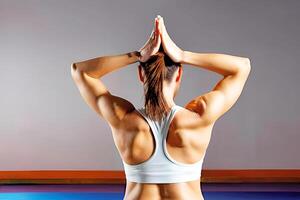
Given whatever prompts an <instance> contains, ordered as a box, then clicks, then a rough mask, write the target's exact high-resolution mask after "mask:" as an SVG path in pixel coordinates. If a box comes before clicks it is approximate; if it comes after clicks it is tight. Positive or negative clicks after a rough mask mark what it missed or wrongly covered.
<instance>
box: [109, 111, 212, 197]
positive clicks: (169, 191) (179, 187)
mask: <svg viewBox="0 0 300 200" xmlns="http://www.w3.org/2000/svg"><path fill="white" fill-rule="evenodd" d="M121 127H122V128H121V129H122V130H113V135H114V137H115V141H116V142H117V143H116V144H117V149H118V150H119V153H120V156H121V157H122V159H123V160H124V162H126V163H127V164H140V163H142V162H145V161H147V160H148V159H149V158H150V157H151V156H152V154H153V152H154V150H155V141H154V137H153V134H152V131H151V128H150V126H149V125H148V123H147V121H146V120H145V119H144V118H143V117H142V116H141V115H140V114H139V113H138V112H137V111H136V110H135V111H133V112H131V113H128V114H127V115H126V117H125V118H124V120H123V122H122V125H121ZM125 130H126V131H125ZM211 130H212V125H210V126H203V125H201V117H200V115H199V114H197V113H195V112H193V111H190V110H188V109H182V110H179V111H177V112H176V114H175V115H174V118H173V119H172V121H171V123H170V126H169V130H168V136H167V139H166V147H167V151H168V153H169V154H170V156H171V157H172V158H173V159H175V160H176V161H178V162H181V163H187V164H189V163H195V162H197V161H199V160H200V159H203V157H204V155H205V152H206V149H207V146H208V144H209V140H210V136H211ZM200 189H201V188H200V180H197V181H191V182H186V183H176V184H174V183H173V184H138V183H133V182H129V181H128V182H127V186H126V193H127V197H126V198H127V199H132V198H130V196H132V197H133V196H134V197H139V199H147V198H146V197H148V198H149V197H150V196H151V199H155V198H157V199H187V198H188V197H187V195H189V198H188V199H199V197H200V198H202V194H201V190H200ZM150 194H151V195H150ZM126 198H125V199H126Z"/></svg>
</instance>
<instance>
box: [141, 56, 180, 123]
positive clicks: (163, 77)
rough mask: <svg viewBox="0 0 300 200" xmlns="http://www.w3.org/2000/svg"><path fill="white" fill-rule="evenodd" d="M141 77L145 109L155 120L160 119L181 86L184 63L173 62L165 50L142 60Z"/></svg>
mask: <svg viewBox="0 0 300 200" xmlns="http://www.w3.org/2000/svg"><path fill="white" fill-rule="evenodd" d="M138 69H139V78H140V80H141V81H142V82H143V85H144V95H145V102H144V106H145V110H146V113H147V115H148V116H149V117H150V118H152V119H153V120H160V119H161V118H162V117H165V115H166V114H167V112H168V111H169V106H168V102H172V101H173V98H174V97H175V96H176V94H177V91H178V89H179V86H180V81H181V74H182V65H181V63H175V62H173V61H172V60H171V59H170V57H169V56H167V55H166V54H165V53H164V52H163V51H162V52H161V51H159V52H157V53H156V54H155V55H153V56H151V57H150V58H149V59H148V60H147V61H146V62H140V64H139V66H138Z"/></svg>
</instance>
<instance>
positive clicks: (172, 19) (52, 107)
mask: <svg viewBox="0 0 300 200" xmlns="http://www.w3.org/2000/svg"><path fill="white" fill-rule="evenodd" d="M299 7H300V2H299V1H296V0H295V1H291V0H287V1H283V0H281V1H279V0H277V1H275V0H272V1H271V0H268V1H267V0H265V1H261V0H256V1H240V0H226V1H217V0H205V1H204V0H202V1H200V0H197V1H196V0H193V1H192V0H185V1H179V0H177V1H174V0H161V1H139V0H131V1H123V0H119V1H115V0H109V1H108V0H107V1H92V0H89V1H85V0H81V1H71V0H69V1H66V0H65V1H61V0H51V1H50V0H48V1H34V0H27V1H21V0H20V1H10V0H7V1H4V0H1V1H0V44H1V45H0V63H1V72H0V90H1V98H0V170H38V169H99V170H100V169H112V170H119V169H122V163H121V159H120V158H119V156H118V154H117V150H116V148H115V146H114V143H113V139H112V136H111V132H110V128H109V126H108V124H107V123H106V122H105V121H104V120H103V119H102V118H99V117H98V116H97V115H96V113H95V112H94V111H92V110H91V109H90V108H89V107H88V106H87V105H86V104H85V102H84V101H83V99H82V98H81V97H80V94H79V91H78V90H77V88H76V86H75V84H74V83H73V81H72V79H71V75H70V64H71V63H72V62H77V61H81V60H85V59H89V58H94V57H98V56H101V55H109V54H119V53H126V52H129V51H133V50H138V49H139V48H140V47H141V46H142V45H143V44H144V42H145V41H146V39H148V37H149V35H150V32H151V30H152V26H153V23H152V22H153V19H154V17H155V16H156V15H157V14H160V15H162V16H163V17H164V20H165V23H166V26H167V28H168V31H169V33H170V35H171V37H172V38H173V40H174V41H175V42H176V43H177V44H178V46H180V47H181V48H182V49H185V50H189V51H196V52H217V53H227V54H232V55H239V56H245V57H249V58H250V59H251V61H252V71H251V74H250V77H249V79H248V81H247V83H246V86H245V89H244V91H243V93H242V94H241V96H240V99H239V100H238V102H237V103H236V104H235V105H234V106H233V107H232V109H231V110H230V111H229V112H227V113H226V114H225V115H224V116H222V117H221V118H220V119H219V121H218V122H217V123H216V125H215V128H214V129H213V135H212V138H211V142H210V146H209V148H208V150H207V154H206V158H205V161H204V166H203V168H205V169H234V168H237V169H250V168H276V169H278V168H279V169H289V168H299V167H300V159H299V150H300V148H299V140H300V135H299V129H300V115H299V111H300V108H299V79H298V78H299V74H300V67H299V61H298V60H299V57H300V50H299V48H300V40H299V35H300V29H299V22H298V19H299V18H300V12H299ZM220 78H221V76H220V75H218V74H215V73H213V72H210V71H206V70H204V69H199V68H195V67H192V66H188V65H186V66H184V72H183V80H182V85H181V90H180V91H179V93H178V96H177V97H176V103H177V104H179V105H184V104H185V103H187V102H188V101H189V100H191V99H192V98H194V97H196V96H198V95H200V94H201V93H204V92H208V91H209V90H210V89H212V87H213V86H214V85H215V84H216V83H217V81H218V80H219V79H220ZM102 79H103V81H104V83H105V84H106V86H107V87H108V88H109V89H110V91H111V92H112V93H113V94H116V95H119V96H121V97H123V98H126V99H128V100H129V101H131V102H132V103H133V104H134V105H135V106H136V107H140V106H142V105H143V96H142V95H143V93H142V86H141V84H140V83H139V81H138V79H137V64H132V65H130V66H128V67H124V68H122V69H120V70H119V71H115V72H113V73H111V74H108V75H106V76H104V77H103V78H102ZM124 86H126V87H124Z"/></svg>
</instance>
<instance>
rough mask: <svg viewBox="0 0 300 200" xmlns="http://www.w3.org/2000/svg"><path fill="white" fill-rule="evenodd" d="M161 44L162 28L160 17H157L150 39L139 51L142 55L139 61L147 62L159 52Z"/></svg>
mask: <svg viewBox="0 0 300 200" xmlns="http://www.w3.org/2000/svg"><path fill="white" fill-rule="evenodd" d="M160 44H161V38H160V28H159V24H158V17H156V18H155V20H154V28H153V30H152V33H151V35H150V38H149V39H148V41H147V42H146V43H145V44H144V46H143V47H142V48H141V49H140V50H139V53H140V56H139V61H140V62H146V61H147V60H148V59H149V58H150V57H151V56H152V55H154V54H155V53H157V52H158V50H159V47H160Z"/></svg>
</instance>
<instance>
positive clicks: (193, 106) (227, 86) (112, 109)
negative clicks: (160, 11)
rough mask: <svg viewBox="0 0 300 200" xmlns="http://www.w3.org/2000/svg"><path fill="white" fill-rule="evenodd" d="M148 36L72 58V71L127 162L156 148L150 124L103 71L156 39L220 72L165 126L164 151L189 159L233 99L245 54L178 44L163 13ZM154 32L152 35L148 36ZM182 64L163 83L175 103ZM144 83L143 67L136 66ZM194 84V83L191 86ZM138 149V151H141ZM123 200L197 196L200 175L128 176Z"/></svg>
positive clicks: (200, 151) (200, 153) (175, 54)
mask: <svg viewBox="0 0 300 200" xmlns="http://www.w3.org/2000/svg"><path fill="white" fill-rule="evenodd" d="M154 24H155V26H154V27H155V28H154V30H153V32H152V34H151V37H153V38H152V39H151V38H150V39H149V40H148V41H147V42H146V43H145V45H144V46H143V47H142V48H141V49H140V50H139V51H132V52H129V53H125V54H120V55H112V56H101V57H97V58H94V59H89V60H85V61H81V62H75V63H72V64H71V74H72V78H73V80H74V83H75V84H76V86H77V88H78V90H79V92H80V95H81V96H82V98H83V99H84V101H85V102H86V103H87V105H88V106H89V107H90V108H91V109H92V110H94V111H95V112H96V113H97V114H98V115H99V116H100V117H101V118H102V119H104V120H105V121H106V122H107V123H108V124H109V126H110V127H111V130H112V136H113V139H114V142H115V145H116V147H117V149H118V152H119V155H120V156H121V158H122V159H123V160H124V162H126V163H128V164H138V163H141V162H144V161H146V160H148V159H149V158H150V157H151V155H152V153H153V152H154V149H155V143H154V138H153V134H152V131H151V129H150V126H149V125H148V123H147V122H146V121H145V119H144V118H143V117H142V116H141V115H140V114H139V113H138V112H137V111H136V109H135V107H134V105H133V104H132V103H130V102H129V101H128V100H126V99H124V98H121V97H119V96H116V95H113V94H111V93H110V92H109V90H108V89H107V87H106V86H105V85H104V84H103V82H102V81H101V77H102V76H104V75H105V74H107V73H110V72H112V71H115V70H117V69H120V68H122V67H124V66H127V65H129V64H132V63H135V62H137V61H141V60H144V61H145V60H147V58H149V57H150V56H151V55H153V54H155V53H156V52H157V50H158V48H157V47H159V46H160V45H161V44H162V45H163V47H164V51H165V53H167V54H168V55H169V56H170V58H172V60H173V59H174V61H175V60H176V61H178V62H181V63H182V64H189V65H191V66H194V67H199V68H202V69H207V70H210V71H212V72H216V73H218V74H220V75H221V76H222V78H221V79H220V80H219V82H218V83H217V84H216V85H215V86H214V87H213V88H212V90H211V91H210V92H207V93H205V94H201V95H199V96H196V97H195V98H193V99H192V100H190V101H188V102H187V103H186V104H185V105H184V106H183V107H184V109H182V110H179V111H178V112H177V113H176V114H175V116H174V118H173V120H172V122H171V124H170V128H169V130H168V136H167V151H168V152H169V154H170V156H171V157H172V158H173V159H175V160H176V161H178V162H182V163H194V162H196V161H198V160H200V159H202V158H204V156H205V152H206V149H207V147H208V145H209V142H210V138H211V133H212V129H213V126H214V124H215V122H216V121H217V119H219V118H220V117H221V116H222V115H223V114H224V113H226V112H227V111H228V110H229V109H230V108H231V107H232V106H233V105H234V103H235V102H236V101H237V99H238V97H239V96H240V94H241V92H242V90H243V88H244V85H245V83H246V80H247V78H248V76H249V74H250V69H251V66H250V60H249V58H245V57H238V56H233V55H226V54H217V53H195V52H190V51H183V50H181V49H180V48H179V47H178V46H176V44H175V43H174V42H173V41H172V40H171V38H170V37H169V35H168V33H167V30H166V28H165V26H164V21H163V19H162V17H160V16H158V17H157V18H156V19H155V23H154ZM153 33H154V34H155V36H153ZM182 74H183V69H182V68H179V69H178V70H177V71H176V72H175V73H174V76H173V79H172V81H171V83H170V84H165V85H164V89H163V93H164V97H165V99H166V101H167V102H168V104H169V105H170V107H171V106H172V105H174V104H175V103H174V98H175V96H176V94H177V92H178V90H179V87H180V82H181V79H182ZM138 78H139V80H140V82H141V84H142V85H143V83H144V73H143V70H142V69H138ZM193 90H195V89H193ZM141 152H143V153H141ZM124 199H125V200H148V199H149V200H150V199H151V200H171V199H172V200H183V199H184V200H185V199H186V200H201V199H203V195H202V192H201V187H200V180H196V181H192V182H186V183H173V184H141V183H132V182H129V181H127V185H126V193H125V196H124Z"/></svg>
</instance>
